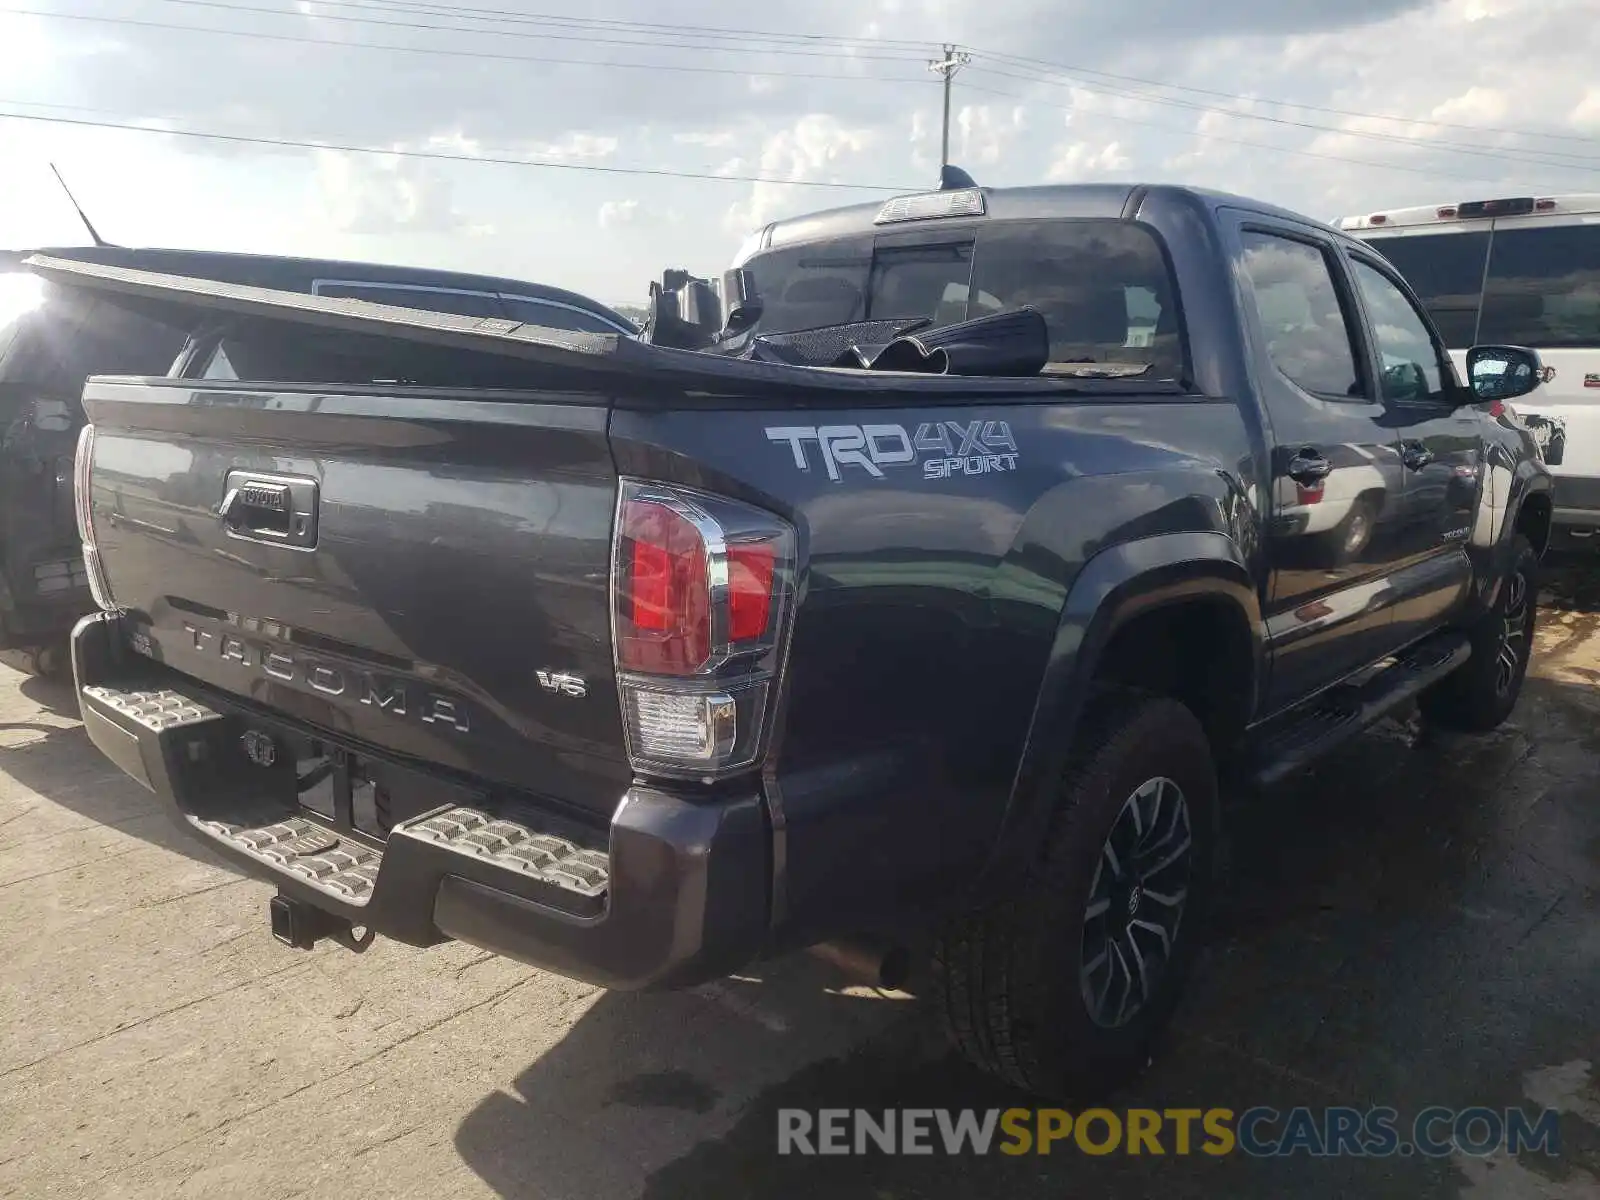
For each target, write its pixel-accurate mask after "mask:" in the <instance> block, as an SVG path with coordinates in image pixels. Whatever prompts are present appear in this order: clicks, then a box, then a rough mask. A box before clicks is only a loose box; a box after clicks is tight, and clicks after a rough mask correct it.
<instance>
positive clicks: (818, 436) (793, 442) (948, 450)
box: [766, 420, 1017, 481]
mask: <svg viewBox="0 0 1600 1200" xmlns="http://www.w3.org/2000/svg"><path fill="white" fill-rule="evenodd" d="M766 432H767V440H768V441H771V442H778V443H786V444H787V445H788V447H789V450H790V453H791V454H792V455H793V456H794V465H795V466H796V467H798V468H799V469H800V470H802V471H809V470H811V469H812V467H813V466H814V465H815V464H814V461H813V460H814V459H819V460H820V461H821V463H822V466H823V468H824V469H825V470H826V471H827V472H828V478H829V479H832V480H835V481H837V480H839V479H842V478H843V477H844V468H846V467H852V468H856V469H859V470H861V471H865V472H866V473H867V474H868V475H870V476H871V477H872V478H874V479H882V478H884V468H885V467H888V468H890V469H895V468H899V467H903V466H909V465H911V464H913V463H920V464H921V466H922V477H923V478H924V479H949V478H951V477H952V476H956V475H986V474H989V473H990V472H993V471H1015V470H1016V469H1017V443H1016V439H1015V438H1013V437H1012V436H1011V425H1010V423H1009V422H1006V421H983V420H978V421H970V422H961V421H931V422H924V423H923V424H921V425H918V426H917V429H916V432H915V433H914V434H911V433H907V432H906V427H905V426H904V425H769V426H767V431H766Z"/></svg>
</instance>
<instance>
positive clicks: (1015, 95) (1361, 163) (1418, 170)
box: [966, 83, 1490, 183]
mask: <svg viewBox="0 0 1600 1200" xmlns="http://www.w3.org/2000/svg"><path fill="white" fill-rule="evenodd" d="M966 86H967V90H968V91H972V92H984V93H987V94H988V95H991V96H1005V97H1008V98H1010V99H1012V100H1027V99H1029V97H1027V96H1024V95H1022V94H1021V93H1019V92H1003V91H999V90H997V89H995V88H986V87H980V86H979V85H977V84H972V83H969V84H967V85H966ZM1051 107H1053V108H1057V109H1059V110H1060V111H1062V112H1069V113H1084V112H1085V111H1086V110H1084V109H1081V108H1074V107H1072V106H1071V105H1062V104H1057V105H1051ZM1092 115H1096V116H1104V117H1105V118H1106V119H1107V120H1111V121H1119V122H1121V123H1122V124H1124V125H1143V126H1147V127H1148V128H1150V129H1164V130H1166V131H1168V132H1169V133H1180V134H1183V135H1184V136H1185V137H1192V138H1198V139H1200V140H1202V141H1209V142H1231V143H1232V144H1234V145H1236V146H1250V147H1252V148H1254V149H1257V150H1269V151H1271V152H1273V153H1274V154H1289V155H1293V156H1294V157H1296V158H1318V159H1323V160H1325V161H1328V162H1342V163H1348V164H1350V165H1351V166H1357V167H1373V168H1376V169H1378V170H1383V171H1407V172H1410V173H1412V174H1415V175H1430V176H1433V177H1435V178H1438V177H1440V176H1444V177H1447V178H1452V179H1465V180H1467V181H1468V182H1471V183H1486V182H1489V179H1490V177H1489V176H1486V175H1463V174H1461V173H1460V172H1452V171H1439V170H1434V169H1433V168H1431V167H1408V166H1405V165H1404V164H1402V163H1384V162H1373V161H1372V160H1370V159H1364V158H1347V157H1345V156H1344V155H1342V154H1324V153H1322V152H1320V151H1316V150H1294V149H1291V148H1290V147H1288V146H1274V145H1273V144H1272V143H1271V142H1252V141H1247V140H1246V139H1244V138H1232V137H1224V136H1223V135H1221V134H1214V133H1200V132H1198V131H1196V130H1193V129H1185V128H1184V127H1183V126H1181V125H1163V124H1161V123H1160V122H1158V121H1143V120H1139V119H1136V118H1134V117H1124V116H1119V115H1116V114H1114V113H1097V114H1092Z"/></svg>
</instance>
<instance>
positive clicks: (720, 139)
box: [672, 129, 739, 150]
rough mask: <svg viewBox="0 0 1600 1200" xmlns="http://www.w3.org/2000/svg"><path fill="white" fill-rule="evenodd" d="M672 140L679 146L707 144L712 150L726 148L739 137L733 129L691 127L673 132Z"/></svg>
mask: <svg viewBox="0 0 1600 1200" xmlns="http://www.w3.org/2000/svg"><path fill="white" fill-rule="evenodd" d="M672 140H673V142H675V143H676V144H677V145H679V146H705V147H707V148H708V149H712V150H724V149H726V148H727V147H729V146H731V145H733V144H734V143H735V142H736V141H738V140H739V139H738V135H737V134H735V133H734V131H733V130H731V129H708V130H700V129H691V130H686V131H684V132H683V133H675V134H673V135H672Z"/></svg>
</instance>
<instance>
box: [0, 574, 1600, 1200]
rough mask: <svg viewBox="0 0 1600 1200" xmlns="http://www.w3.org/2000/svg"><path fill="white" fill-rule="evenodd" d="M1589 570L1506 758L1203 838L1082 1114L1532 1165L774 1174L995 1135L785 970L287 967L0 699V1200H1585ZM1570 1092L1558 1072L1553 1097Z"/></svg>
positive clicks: (843, 1001)
mask: <svg viewBox="0 0 1600 1200" xmlns="http://www.w3.org/2000/svg"><path fill="white" fill-rule="evenodd" d="M1597 630H1600V572H1595V573H1586V572H1583V571H1579V570H1575V569H1571V568H1567V569H1564V570H1559V571H1557V572H1556V573H1555V575H1554V577H1553V578H1552V580H1551V583H1550V584H1549V595H1548V596H1547V605H1546V610H1545V613H1544V621H1543V626H1542V628H1541V631H1540V634H1539V638H1538V646H1539V650H1538V655H1537V657H1536V660H1535V668H1534V673H1533V675H1532V676H1531V677H1530V680H1529V683H1528V687H1527V691H1526V693H1525V697H1524V700H1523V702H1522V704H1521V705H1520V706H1519V708H1518V710H1517V712H1516V713H1515V714H1514V716H1513V718H1512V721H1511V722H1510V723H1509V724H1508V725H1507V726H1506V727H1505V728H1503V729H1502V730H1501V731H1499V732H1498V733H1496V734H1495V735H1493V736H1491V737H1488V738H1484V739H1478V740H1470V739H1462V738H1453V737H1443V736H1441V737H1437V738H1434V739H1431V740H1424V741H1422V742H1420V743H1418V742H1417V740H1416V739H1415V738H1414V736H1413V733H1412V731H1411V730H1409V729H1408V728H1406V727H1403V726H1400V725H1398V724H1395V723H1393V722H1389V723H1385V724H1384V725H1382V726H1380V727H1379V728H1378V729H1376V730H1374V731H1372V732H1371V733H1369V734H1367V735H1365V736H1364V737H1362V738H1361V739H1360V740H1359V741H1358V742H1357V743H1355V744H1354V745H1353V746H1352V747H1351V748H1350V750H1349V751H1348V752H1347V753H1345V754H1343V755H1341V756H1340V757H1339V758H1338V759H1337V760H1335V761H1332V762H1330V763H1328V764H1326V765H1325V766H1322V767H1320V768H1318V769H1317V771H1316V772H1315V773H1314V774H1312V775H1309V776H1303V777H1301V778H1299V779H1297V780H1294V781H1291V782H1290V783H1288V784H1286V785H1285V786H1284V787H1283V788H1281V789H1279V790H1278V791H1276V792H1275V793H1273V794H1271V795H1269V796H1266V797H1263V798H1260V799H1258V800H1255V801H1252V802H1251V803H1250V804H1249V805H1248V806H1247V807H1245V808H1244V809H1243V810H1241V811H1240V812H1238V813H1236V815H1235V817H1234V820H1233V821H1232V837H1231V862H1232V868H1231V871H1230V873H1229V876H1228V879H1227V882H1226V885H1225V888H1224V896H1223V903H1222V906H1221V911H1220V913H1219V914H1218V918H1217V920H1216V922H1215V926H1216V928H1215V930H1214V933H1213V938H1212V944H1211V946H1210V949H1209V950H1208V952H1207V953H1206V955H1205V957H1204V960H1203V962H1202V966H1201V969H1200V971H1199V973H1198V976H1197V978H1196V979H1195V981H1194V986H1193V988H1192V990H1191V993H1190V1000H1189V1003H1188V1004H1187V1005H1186V1006H1185V1008H1184V1009H1183V1011H1182V1014H1181V1017H1180V1019H1179V1021H1178V1023H1177V1027H1176V1028H1175V1030H1174V1033H1173V1036H1172V1038H1171V1043H1170V1045H1169V1046H1168V1047H1167V1048H1166V1050H1165V1052H1164V1053H1163V1054H1162V1056H1161V1057H1160V1059H1159V1060H1158V1062H1157V1063H1156V1064H1155V1065H1154V1067H1153V1069H1152V1070H1151V1072H1150V1073H1149V1074H1148V1075H1147V1076H1146V1077H1145V1078H1144V1079H1142V1080H1141V1081H1140V1082H1139V1083H1138V1084H1137V1085H1136V1086H1135V1087H1133V1088H1132V1089H1130V1091H1129V1092H1128V1094H1126V1095H1124V1096H1119V1097H1114V1098H1111V1101H1110V1103H1111V1104H1112V1106H1113V1107H1129V1106H1144V1105H1148V1106H1151V1107H1158V1108H1160V1107H1169V1108H1170V1107H1175V1106H1182V1105H1192V1106H1194V1107H1214V1106H1226V1107H1231V1108H1234V1109H1235V1110H1242V1109H1244V1108H1248V1107H1250V1106H1252V1105H1256V1104H1271V1105H1274V1106H1276V1107H1280V1108H1287V1107H1290V1106H1292V1105H1293V1104H1307V1105H1313V1106H1319V1107H1320V1106H1324V1105H1333V1104H1349V1105H1353V1106H1356V1107H1360V1108H1365V1107H1367V1106H1370V1105H1375V1104H1387V1105H1391V1106H1393V1107H1395V1108H1398V1109H1400V1110H1401V1111H1402V1112H1414V1111H1415V1110H1417V1109H1419V1108H1422V1107H1424V1106H1426V1105H1430V1104H1440V1105H1448V1106H1453V1107H1458V1108H1460V1107H1466V1106H1468V1105H1472V1104H1486V1105H1492V1106H1498V1105H1507V1104H1524V1105H1529V1106H1543V1105H1548V1106H1552V1107H1556V1108H1560V1109H1562V1110H1563V1117H1562V1130H1561V1135H1562V1156H1561V1158H1560V1159H1559V1160H1544V1159H1538V1158H1533V1157H1529V1156H1524V1158H1523V1159H1522V1160H1521V1161H1520V1162H1519V1161H1515V1160H1505V1159H1498V1160H1497V1159H1490V1160H1473V1159H1464V1158H1460V1157H1457V1158H1452V1159H1448V1160H1438V1161H1435V1160H1423V1159H1421V1158H1416V1157H1411V1158H1400V1157H1396V1158H1392V1159H1385V1160H1361V1159H1337V1160H1328V1159H1311V1158H1304V1157H1301V1158H1295V1159H1284V1160H1274V1161H1260V1160H1252V1159H1249V1158H1246V1157H1244V1156H1242V1155H1234V1156H1230V1157H1227V1158H1223V1159H1217V1160H1212V1159H1202V1158H1197V1157H1188V1158H1179V1157H1166V1158H1161V1159H1156V1158H1150V1157H1148V1156H1146V1157H1139V1158H1133V1157H1125V1156H1120V1155H1119V1156H1111V1157H1106V1158H1088V1157H1085V1156H1083V1155H1081V1154H1077V1153H1075V1152H1067V1153H1062V1152H1060V1151H1058V1152H1057V1153H1055V1154H1053V1155H1052V1156H1050V1157H1049V1158H1041V1157H1025V1158H1017V1159H1012V1158H1005V1159H1002V1158H999V1157H995V1156H992V1157H987V1158H964V1159H949V1158H946V1157H944V1156H942V1155H940V1156H935V1157H932V1158H920V1159H918V1158H892V1159H891V1158H886V1157H869V1158H859V1159H858V1158H846V1159H823V1158H812V1159H798V1158H786V1159H780V1158H778V1157H777V1156H776V1155H775V1154H774V1144H775V1133H774V1131H775V1129H776V1112H777V1110H778V1109H779V1108H781V1107H787V1106H793V1107H804V1108H812V1109H816V1108H823V1107H833V1108H843V1107H866V1108H875V1109H876V1108H883V1107H892V1106H915V1107H939V1106H950V1107H965V1106H973V1107H1002V1108H1003V1107H1007V1106H1009V1105H1012V1104H1027V1103H1029V1101H1028V1100H1027V1099H1026V1098H1024V1097H1019V1096H1017V1095H1015V1094H1013V1093H1010V1092H1008V1091H1007V1090H1006V1089H1004V1088H1001V1087H998V1086H996V1085H994V1084H992V1083H990V1082H988V1081H986V1080H984V1079H982V1078H981V1077H979V1076H977V1075H976V1074H975V1073H973V1072H971V1071H969V1070H968V1069H967V1068H966V1067H964V1066H963V1065H962V1064H961V1063H959V1062H958V1061H956V1060H954V1059H953V1058H952V1057H951V1056H950V1055H948V1054H947V1053H946V1052H945V1051H944V1049H943V1046H942V1044H941V1042H940V1041H939V1040H938V1036H937V1031H936V1030H934V1029H932V1028H931V1027H930V1023H929V1022H928V1021H927V1019H926V1018H925V1017H924V1016H923V1015H922V1014H921V1013H920V1010H919V1009H918V1006H917V1005H916V1004H915V1003H914V1002H912V1001H910V1000H909V999H906V998H904V997H899V996H882V995H878V994H874V993H871V992H868V991H865V990H862V989H852V988H847V987H845V986H844V985H843V984H842V983H841V982H840V981H839V980H838V979H836V978H835V977H834V976H833V975H832V974H831V973H830V971H829V970H828V969H827V968H826V967H824V966H822V965H821V964H815V963H812V962H811V961H810V960H807V959H796V960H789V961H785V962H781V963H776V964H772V965H770V966H764V967H762V968H761V969H760V970H758V971H754V972H752V973H751V974H750V975H748V976H746V977H741V978H738V979H732V980H727V981H724V982H722V983H719V984H717V985H715V986H713V987H709V988H705V989H701V990H700V991H698V992H693V993H687V994H681V995H661V996H623V995H612V994H606V993H603V992H599V991H597V990H595V989H593V988H590V987H587V986H585V985H581V984H575V983H571V982H568V981H566V980H562V979H558V978H555V977H554V976H550V975H547V974H544V973H541V972H538V971H533V970H530V969H528V968H525V967H521V966H518V965H517V964H515V963H511V962H508V961H505V960H502V959H497V958H494V957H491V956H488V955H484V954H481V953H479V952H477V951H475V950H473V949H471V948H470V947H464V946H448V947H443V948H440V949H435V950H431V951H415V950H411V949H408V948H406V947H401V946H397V945H394V944H389V943H382V942H380V943H379V944H377V945H376V946H374V948H373V949H372V950H371V951H370V952H368V953H367V954H365V955H363V956H359V957H358V956H356V955H352V954H350V953H348V952H347V951H345V950H342V949H339V948H337V947H324V948H319V949H318V950H317V951H315V952H313V953H310V954H296V953H292V952H290V951H287V950H285V949H283V948H282V947H280V946H279V945H278V944H277V943H275V942H274V941H273V940H272V939H271V937H270V936H269V934H268V931H267V923H266V911H265V908H266V901H267V898H268V896H269V895H270V889H269V888H268V887H267V886H265V885H263V884H259V883H255V882H251V881H248V880H245V879H243V878H241V877H239V876H238V875H236V874H234V873H233V872H232V871H231V870H230V869H229V868H227V867H224V866H222V865H220V864H219V863H218V862H216V861H214V860H212V859H210V858H209V857H208V856H206V855H205V854H204V853H203V852H202V851H201V850H200V848H199V847H197V846H196V845H194V844H193V843H191V842H189V841H187V840H184V839H182V838H180V837H179V836H178V835H177V833H176V832H175V831H173V830H172V829H171V828H170V827H169V826H168V825H167V824H166V823H165V820H164V819H163V818H160V817H157V816H154V815H151V814H150V811H149V804H148V802H147V800H146V796H145V794H144V793H143V792H142V790H141V789H139V788H138V787H137V786H136V785H134V784H132V783H131V782H130V781H128V780H127V779H126V778H125V777H123V776H122V775H121V774H119V773H118V772H117V771H116V770H115V769H114V768H112V767H111V766H110V764H109V763H106V762H105V761H104V760H103V759H101V758H100V756H99V755H98V754H96V753H95V752H94V751H93V749H92V747H90V746H89V744H88V742H87V740H86V739H85V737H84V736H83V733H82V731H81V729H80V728H79V726H78V723H77V721H76V719H75V714H74V709H73V704H72V699H71V695H70V690H69V689H65V688H61V687H54V686H51V685H47V684H44V683H41V682H40V681H37V680H31V679H24V678H23V677H22V676H20V675H17V674H16V673H14V672H10V671H7V670H6V669H4V668H0V964H3V965H0V1195H8V1196H9V1195H15V1196H28V1197H36V1196H37V1197H44V1196H61V1197H79V1196H81V1197H95V1198H97V1200H98V1198H101V1197H129V1198H132V1197H151V1198H155V1197H160V1198H162V1200H166V1198H168V1197H208V1198H209V1197H218V1196H241V1197H250V1198H251V1200H284V1198H287V1197H291V1196H319V1197H320V1196H328V1197H344V1196H349V1195H368V1196H372V1195H376V1196H419V1197H421V1196H427V1197H430V1198H433V1197H457V1196H460V1197H487V1196H508V1197H509V1196H517V1197H521V1196H529V1197H550V1198H558V1197H559V1198H566V1197H571V1198H574V1200H577V1198H580V1197H581V1198H582V1200H622V1198H628V1197H635V1196H647V1197H657V1198H666V1197H680V1196H681V1197H689V1196H693V1197H697V1198H699V1197H721V1196H744V1195H761V1196H764V1197H773V1198H774V1200H777V1198H781V1197H788V1196H794V1197H806V1198H807V1200H810V1198H811V1197H815V1196H817V1195H819V1194H827V1195H830V1196H833V1197H861V1198H863V1200H911V1198H913V1197H929V1198H940V1200H943V1198H946V1197H949V1198H954V1197H966V1196H973V1195H996V1196H1005V1197H1007V1200H1025V1198H1027V1197H1033V1196H1038V1197H1046V1196H1048V1197H1058V1196H1062V1195H1067V1194H1075V1195H1099V1196H1109V1197H1129V1198H1131V1197H1143V1196H1147V1195H1155V1194H1160V1195H1163V1196H1197V1197H1199V1196H1205V1197H1222V1196H1227V1197H1263V1198H1266V1197H1278V1196H1282V1195H1285V1194H1291V1195H1296V1196H1302V1195H1303V1196H1316V1197H1322V1196H1327V1197H1335V1196H1395V1197H1407V1198H1413V1197H1432V1196H1439V1197H1456V1196H1463V1197H1471V1198H1473V1200H1497V1198H1500V1197H1521V1196H1529V1197H1548V1198H1555V1200H1569V1198H1577V1197H1584V1198H1590V1197H1597V1196H1600V897H1597V889H1600V636H1596V634H1597ZM1591 1064H1592V1065H1591Z"/></svg>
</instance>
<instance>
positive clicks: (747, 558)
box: [728, 543, 778, 643]
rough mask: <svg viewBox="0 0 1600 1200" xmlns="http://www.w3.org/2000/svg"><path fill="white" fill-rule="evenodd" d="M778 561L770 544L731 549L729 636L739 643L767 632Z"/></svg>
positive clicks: (729, 569)
mask: <svg viewBox="0 0 1600 1200" xmlns="http://www.w3.org/2000/svg"><path fill="white" fill-rule="evenodd" d="M777 561H778V555H777V551H776V549H775V548H774V547H773V546H770V545H762V544H760V543H756V544H753V545H746V546H730V547H728V636H729V637H730V638H732V639H733V640H734V641H735V642H736V643H737V642H747V641H750V640H752V639H754V638H759V637H760V636H761V635H762V634H764V633H766V632H767V623H768V622H769V621H770V620H771V619H772V575H773V570H774V568H775V567H776V566H777Z"/></svg>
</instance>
